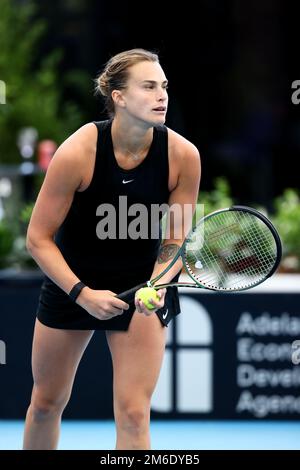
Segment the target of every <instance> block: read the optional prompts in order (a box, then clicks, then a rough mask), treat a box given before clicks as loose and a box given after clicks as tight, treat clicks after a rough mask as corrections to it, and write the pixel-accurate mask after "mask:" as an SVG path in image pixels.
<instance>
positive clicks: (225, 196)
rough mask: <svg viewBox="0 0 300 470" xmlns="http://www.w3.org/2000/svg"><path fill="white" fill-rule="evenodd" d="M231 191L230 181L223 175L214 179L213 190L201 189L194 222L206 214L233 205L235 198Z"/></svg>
mask: <svg viewBox="0 0 300 470" xmlns="http://www.w3.org/2000/svg"><path fill="white" fill-rule="evenodd" d="M230 192H231V191H230V186H229V183H228V181H227V180H226V178H224V177H221V176H220V177H218V178H216V179H215V180H214V187H213V189H212V190H211V191H201V189H200V193H199V196H198V201H197V206H196V210H195V215H194V219H193V224H195V223H197V221H198V220H200V219H201V217H203V216H204V215H207V214H210V213H211V212H214V211H216V210H218V209H223V208H225V207H230V206H232V205H233V199H232V197H231V195H230Z"/></svg>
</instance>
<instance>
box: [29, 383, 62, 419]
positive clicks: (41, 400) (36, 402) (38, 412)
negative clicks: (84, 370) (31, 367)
mask: <svg viewBox="0 0 300 470" xmlns="http://www.w3.org/2000/svg"><path fill="white" fill-rule="evenodd" d="M69 397H70V395H69V393H65V394H60V395H59V396H58V395H55V394H53V395H52V394H49V393H45V392H44V391H42V390H40V389H39V388H34V389H33V392H32V398H31V404H30V408H31V412H32V415H33V418H34V420H36V421H42V420H44V419H48V418H50V417H52V416H53V417H54V416H60V415H61V414H62V412H63V411H64V409H65V407H66V405H67V403H68V401H69Z"/></svg>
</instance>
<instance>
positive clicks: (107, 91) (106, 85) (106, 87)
mask: <svg viewBox="0 0 300 470" xmlns="http://www.w3.org/2000/svg"><path fill="white" fill-rule="evenodd" d="M143 61H148V62H158V63H159V58H158V55H157V54H155V53H154V52H150V51H147V50H145V49H131V50H129V51H124V52H120V53H119V54H117V55H115V56H113V57H112V58H111V59H110V60H109V61H108V62H107V63H106V65H105V67H104V70H103V71H102V73H101V74H100V75H99V76H98V77H97V78H96V80H95V83H96V93H99V94H100V95H102V96H103V97H104V100H105V107H106V110H107V112H108V114H109V116H110V117H113V116H114V114H115V105H114V102H113V99H112V97H111V93H112V91H113V90H122V89H124V88H126V82H127V80H128V68H129V67H131V66H132V65H135V64H138V63H139V62H143Z"/></svg>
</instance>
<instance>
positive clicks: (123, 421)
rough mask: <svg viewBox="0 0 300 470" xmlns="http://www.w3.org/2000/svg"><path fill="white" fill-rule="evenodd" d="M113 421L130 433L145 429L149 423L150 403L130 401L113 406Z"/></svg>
mask: <svg viewBox="0 0 300 470" xmlns="http://www.w3.org/2000/svg"><path fill="white" fill-rule="evenodd" d="M115 419H116V423H117V425H118V426H119V427H121V428H123V429H127V430H131V431H135V430H136V431H139V430H142V429H144V428H147V427H148V425H149V421H150V402H148V401H146V402H145V401H142V402H139V401H132V400H128V401H126V402H122V403H120V402H117V403H116V404H115Z"/></svg>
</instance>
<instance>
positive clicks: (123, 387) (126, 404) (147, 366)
mask: <svg viewBox="0 0 300 470" xmlns="http://www.w3.org/2000/svg"><path fill="white" fill-rule="evenodd" d="M106 335H107V340H108V344H109V348H110V351H111V355H112V361H113V371H114V413H115V420H116V426H117V444H116V448H117V449H149V448H150V432H149V426H150V401H151V396H152V393H153V391H154V388H155V385H156V383H157V380H158V376H159V371H160V368H161V364H162V359H163V355H164V350H165V341H166V332H165V327H163V326H162V324H161V323H160V320H159V318H158V317H157V315H155V314H153V315H151V316H149V317H146V316H144V315H143V314H140V313H138V312H135V313H134V315H133V317H132V320H131V323H130V326H129V329H128V331H126V332H124V331H107V332H106Z"/></svg>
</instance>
